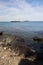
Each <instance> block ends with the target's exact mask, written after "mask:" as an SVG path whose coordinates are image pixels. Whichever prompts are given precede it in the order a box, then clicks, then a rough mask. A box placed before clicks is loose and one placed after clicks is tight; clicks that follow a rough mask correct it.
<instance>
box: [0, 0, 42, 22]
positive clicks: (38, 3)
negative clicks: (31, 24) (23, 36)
mask: <svg viewBox="0 0 43 65" xmlns="http://www.w3.org/2000/svg"><path fill="white" fill-rule="evenodd" d="M10 20H21V21H22V20H30V21H34V20H35V21H43V0H0V21H10Z"/></svg>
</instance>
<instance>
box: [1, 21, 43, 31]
mask: <svg viewBox="0 0 43 65" xmlns="http://www.w3.org/2000/svg"><path fill="white" fill-rule="evenodd" d="M19 30H20V31H26V32H29V31H43V22H18V23H13V22H0V31H19Z"/></svg>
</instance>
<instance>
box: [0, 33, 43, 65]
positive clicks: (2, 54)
mask: <svg viewBox="0 0 43 65" xmlns="http://www.w3.org/2000/svg"><path fill="white" fill-rule="evenodd" d="M42 48H43V47H42ZM0 65H43V51H42V52H41V53H37V51H36V50H35V49H34V48H32V47H30V46H28V45H26V44H25V40H24V39H23V38H21V37H19V36H16V35H12V34H3V35H2V33H1V34H0Z"/></svg>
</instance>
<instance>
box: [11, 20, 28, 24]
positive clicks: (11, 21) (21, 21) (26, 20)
mask: <svg viewBox="0 0 43 65" xmlns="http://www.w3.org/2000/svg"><path fill="white" fill-rule="evenodd" d="M10 22H15V23H16V22H29V21H27V20H26V21H10Z"/></svg>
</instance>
